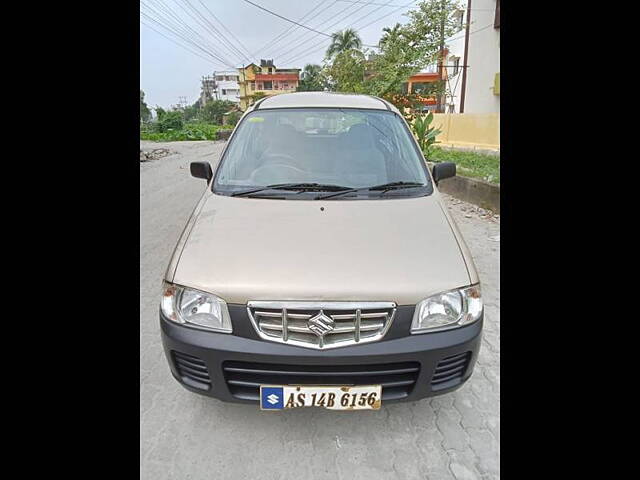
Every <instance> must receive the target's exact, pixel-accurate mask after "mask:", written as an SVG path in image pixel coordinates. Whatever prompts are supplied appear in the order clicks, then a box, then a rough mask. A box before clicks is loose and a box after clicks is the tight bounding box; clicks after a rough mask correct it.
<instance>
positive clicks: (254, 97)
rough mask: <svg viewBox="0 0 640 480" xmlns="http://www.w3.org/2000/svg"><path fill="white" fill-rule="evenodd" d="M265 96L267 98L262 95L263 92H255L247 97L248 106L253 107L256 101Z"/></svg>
mask: <svg viewBox="0 0 640 480" xmlns="http://www.w3.org/2000/svg"><path fill="white" fill-rule="evenodd" d="M266 96H267V94H266V93H264V92H256V93H254V94H253V95H249V100H250V105H253V104H254V103H256V102H257V101H258V100H260V99H261V98H264V97H266Z"/></svg>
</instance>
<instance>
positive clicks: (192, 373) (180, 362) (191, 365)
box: [172, 351, 211, 390]
mask: <svg viewBox="0 0 640 480" xmlns="http://www.w3.org/2000/svg"><path fill="white" fill-rule="evenodd" d="M172 353H173V362H174V364H175V366H176V370H178V375H180V378H181V379H182V381H183V382H184V383H185V384H187V385H189V386H191V387H193V388H199V389H201V390H209V388H211V379H210V378H209V370H208V369H207V366H206V365H205V363H204V362H203V361H202V360H200V359H199V358H198V357H194V356H192V355H187V354H186V353H180V352H176V351H173V352H172Z"/></svg>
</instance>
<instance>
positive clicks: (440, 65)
mask: <svg viewBox="0 0 640 480" xmlns="http://www.w3.org/2000/svg"><path fill="white" fill-rule="evenodd" d="M446 12H447V9H446V1H445V0H442V12H441V15H442V18H441V20H440V61H439V62H438V73H439V74H440V75H439V76H440V82H441V85H444V24H445V20H446ZM443 96H444V91H443V92H442V93H441V94H440V95H438V105H437V107H436V111H437V112H439V113H442V106H443V104H444V101H443Z"/></svg>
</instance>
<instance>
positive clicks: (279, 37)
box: [254, 0, 338, 56]
mask: <svg viewBox="0 0 640 480" xmlns="http://www.w3.org/2000/svg"><path fill="white" fill-rule="evenodd" d="M324 2H325V0H320V2H319V3H318V4H317V5H316V6H315V7H313V8H312V9H311V10H309V11H308V12H307V13H305V14H304V15H303V16H302V17H300V18H299V19H298V20H297V21H298V22H302V21H303V20H305V19H306V18H307V17H308V16H309V15H311V14H312V13H313V12H314V11H316V10H317V9H318V7H319V6H320V5H322V4H323V3H324ZM336 3H338V0H334V2H333V3H332V4H330V5H329V6H327V7H325V8H324V10H322V11H320V12H318V15H320V14H321V13H322V12H323V11H325V10H328V9H329V8H331V7H332V6H333V5H335V4H336ZM296 28H298V27H297V26H296V25H289V26H288V27H287V29H286V30H284V31H283V32H281V33H280V34H279V35H276V36H275V37H274V38H272V39H271V40H269V41H268V42H267V43H266V44H265V45H264V46H263V47H262V48H261V49H260V50H259V51H265V50H266V49H267V48H271V47H273V46H274V45H276V44H278V43H280V41H281V40H282V39H283V38H285V35H286V34H287V33H289V32H290V31H292V30H295V29H296ZM254 56H256V55H255V54H254Z"/></svg>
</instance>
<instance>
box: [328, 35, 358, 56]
mask: <svg viewBox="0 0 640 480" xmlns="http://www.w3.org/2000/svg"><path fill="white" fill-rule="evenodd" d="M360 47H362V40H361V39H360V35H358V32H356V31H355V30H354V29H353V28H347V29H345V30H342V31H338V32H335V33H334V34H332V35H331V45H329V48H327V58H331V57H333V56H334V55H337V54H339V53H342V52H346V51H347V50H357V49H359V48H360Z"/></svg>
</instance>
